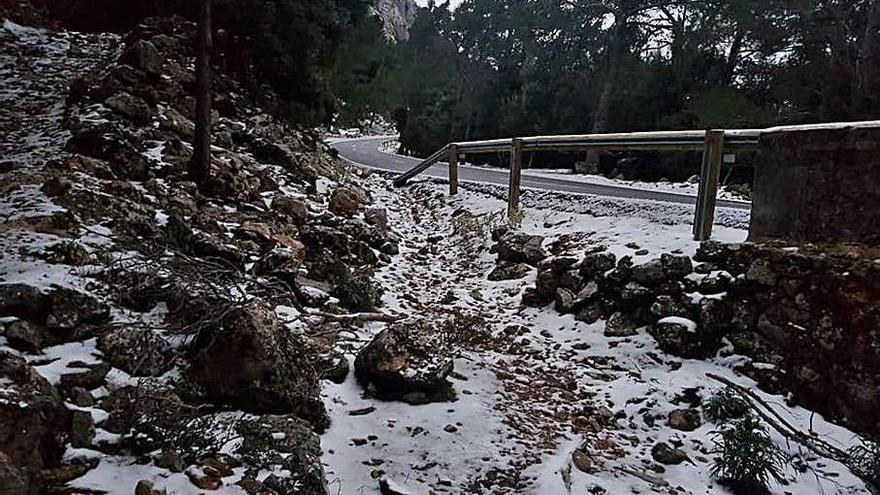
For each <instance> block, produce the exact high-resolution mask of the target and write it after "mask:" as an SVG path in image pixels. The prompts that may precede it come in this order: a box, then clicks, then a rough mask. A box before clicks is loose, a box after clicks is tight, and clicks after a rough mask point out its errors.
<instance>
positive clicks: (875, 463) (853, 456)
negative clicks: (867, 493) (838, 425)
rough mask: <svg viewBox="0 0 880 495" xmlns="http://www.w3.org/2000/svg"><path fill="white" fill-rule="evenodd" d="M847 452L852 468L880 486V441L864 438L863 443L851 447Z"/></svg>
mask: <svg viewBox="0 0 880 495" xmlns="http://www.w3.org/2000/svg"><path fill="white" fill-rule="evenodd" d="M847 454H849V462H848V463H847V464H848V465H849V467H850V469H852V470H853V471H854V472H856V473H858V474H859V476H861V477H864V478H865V479H867V480H868V481H870V482H871V483H873V484H874V485H875V486H880V442H872V441H869V440H863V441H862V444H861V445H856V446H855V447H852V448H850V449H849V450H848V451H847Z"/></svg>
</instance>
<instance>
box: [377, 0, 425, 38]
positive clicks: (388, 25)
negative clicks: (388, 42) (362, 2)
mask: <svg viewBox="0 0 880 495" xmlns="http://www.w3.org/2000/svg"><path fill="white" fill-rule="evenodd" d="M418 9H419V6H418V5H416V3H415V2H413V1H412V0H378V2H377V3H376V12H377V13H378V14H379V18H381V19H382V25H383V27H384V29H385V35H386V36H388V38H389V39H392V40H395V41H406V40H408V39H409V28H410V27H411V26H412V25H413V22H414V21H415V19H416V12H417V11H418Z"/></svg>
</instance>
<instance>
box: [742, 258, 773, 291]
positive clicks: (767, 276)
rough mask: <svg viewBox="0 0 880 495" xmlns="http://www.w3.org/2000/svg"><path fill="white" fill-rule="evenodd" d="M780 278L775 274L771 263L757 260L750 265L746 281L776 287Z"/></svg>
mask: <svg viewBox="0 0 880 495" xmlns="http://www.w3.org/2000/svg"><path fill="white" fill-rule="evenodd" d="M778 279H779V277H777V275H776V274H775V273H774V272H773V267H772V266H771V265H770V262H769V261H767V260H765V259H757V260H755V261H753V262H752V264H751V265H749V269H748V271H746V280H748V281H749V282H753V283H755V284H759V285H765V286H774V285H776V282H777V280H778Z"/></svg>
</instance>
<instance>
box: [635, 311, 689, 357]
mask: <svg viewBox="0 0 880 495" xmlns="http://www.w3.org/2000/svg"><path fill="white" fill-rule="evenodd" d="M648 333H649V334H651V336H652V337H654V340H656V341H657V344H658V345H659V346H660V348H661V349H663V351H664V352H668V353H669V354H672V355H675V356H679V357H684V358H698V357H701V342H700V336H699V334H698V333H697V331H696V323H693V325H688V324H687V323H686V322H684V321H679V320H678V319H675V318H673V319H669V318H667V319H661V320H660V321H658V322H657V323H656V324H655V325H653V326H652V327H649V328H648Z"/></svg>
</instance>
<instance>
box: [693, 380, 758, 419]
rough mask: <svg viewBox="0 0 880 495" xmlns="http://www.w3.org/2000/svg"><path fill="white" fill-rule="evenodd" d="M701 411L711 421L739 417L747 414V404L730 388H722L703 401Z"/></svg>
mask: <svg viewBox="0 0 880 495" xmlns="http://www.w3.org/2000/svg"><path fill="white" fill-rule="evenodd" d="M703 412H704V413H705V414H706V417H707V418H709V420H711V421H712V422H713V423H716V424H717V423H724V422H725V421H730V420H732V419H740V418H743V417H745V416H746V415H748V414H749V404H748V402H746V401H745V400H743V398H742V397H740V396H739V395H738V394H737V393H736V392H735V391H734V390H732V389H731V388H729V387H728V388H724V389H721V390H719V391H718V392H717V393H715V394H714V395H712V396H711V397H709V398H708V399H707V400H706V402H704V403H703Z"/></svg>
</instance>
